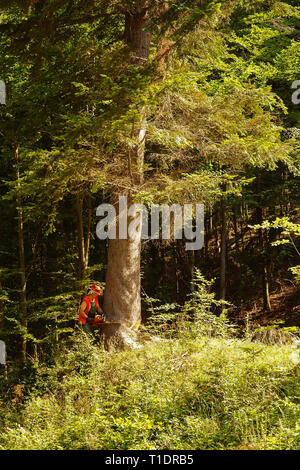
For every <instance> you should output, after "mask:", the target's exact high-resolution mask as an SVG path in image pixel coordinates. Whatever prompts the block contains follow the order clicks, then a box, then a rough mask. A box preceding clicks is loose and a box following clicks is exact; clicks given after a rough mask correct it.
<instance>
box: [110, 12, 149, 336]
mask: <svg viewBox="0 0 300 470" xmlns="http://www.w3.org/2000/svg"><path fill="white" fill-rule="evenodd" d="M148 21H149V19H148V14H147V9H146V8H145V9H143V10H141V11H140V12H137V13H133V14H129V13H128V14H126V17H125V42H126V43H127V45H128V46H129V48H130V51H131V59H130V60H131V63H132V64H133V65H135V66H144V65H145V64H146V63H147V60H148V57H149V44H150V34H149V33H148V32H146V31H145V30H144V28H145V27H146V26H147V24H148ZM139 115H140V120H137V121H136V122H134V123H133V126H132V132H131V137H133V138H134V140H135V142H136V145H135V148H133V149H129V150H128V173H129V176H130V178H131V181H132V185H133V187H138V186H139V185H141V184H142V182H143V167H144V149H145V136H146V124H147V122H146V110H145V108H144V107H142V108H141V109H140V110H139ZM126 195H127V196H128V205H130V203H131V197H130V196H131V195H130V192H129V193H128V194H126ZM117 218H118V214H117ZM133 219H134V217H131V218H129V217H128V215H127V226H128V225H129V223H130V222H132V221H133ZM118 228H119V221H118V220H117V238H116V239H115V240H113V239H111V240H110V241H109V248H108V262H107V273H106V289H105V298H104V311H105V313H106V314H107V317H108V319H109V320H114V321H118V322H120V323H121V330H122V331H126V328H133V329H134V328H135V327H136V326H137V325H139V323H140V319H141V296H140V287H141V279H140V257H141V230H140V229H141V226H140V227H139V230H138V231H137V234H136V237H135V238H134V239H131V238H129V237H128V238H127V239H126V240H123V239H120V238H118V233H119V232H118ZM119 330H120V328H117V327H116V328H113V327H112V328H111V329H110V331H109V332H108V336H113V335H115V334H116V333H117V332H118V331H119Z"/></svg>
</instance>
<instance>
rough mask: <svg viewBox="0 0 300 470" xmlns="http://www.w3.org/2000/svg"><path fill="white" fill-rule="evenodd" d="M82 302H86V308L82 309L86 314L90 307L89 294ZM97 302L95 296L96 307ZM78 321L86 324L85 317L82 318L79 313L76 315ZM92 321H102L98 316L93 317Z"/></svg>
mask: <svg viewBox="0 0 300 470" xmlns="http://www.w3.org/2000/svg"><path fill="white" fill-rule="evenodd" d="M82 302H85V303H86V308H85V310H84V313H85V314H86V315H88V313H89V311H90V308H91V299H90V298H89V296H88V295H87V296H86V297H85V298H84V299H83V301H82ZM98 305H99V303H98V298H97V297H96V298H95V306H96V308H97V307H98ZM78 321H79V323H81V324H82V325H85V324H86V318H83V317H82V316H81V315H80V314H79V315H78ZM93 323H103V321H101V320H100V319H99V318H97V317H95V318H94V320H93Z"/></svg>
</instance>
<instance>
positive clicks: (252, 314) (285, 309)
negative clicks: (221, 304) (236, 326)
mask: <svg viewBox="0 0 300 470" xmlns="http://www.w3.org/2000/svg"><path fill="white" fill-rule="evenodd" d="M270 300H271V307H272V310H271V311H270V312H269V311H266V310H265V309H264V306H263V299H262V298H260V299H255V300H251V301H249V302H247V303H245V304H243V305H242V307H241V308H240V309H239V310H238V311H237V310H235V312H234V318H235V321H237V322H238V323H240V322H244V321H245V319H246V318H247V316H248V318H249V319H250V320H251V321H252V322H253V323H255V324H258V325H260V326H267V325H270V324H273V323H276V322H279V321H282V322H284V326H286V327H290V326H298V327H300V283H297V284H296V283H290V284H281V285H280V286H279V287H278V288H277V289H276V290H275V291H273V292H272V293H271V294H270Z"/></svg>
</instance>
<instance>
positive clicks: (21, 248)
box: [14, 144, 28, 362]
mask: <svg viewBox="0 0 300 470" xmlns="http://www.w3.org/2000/svg"><path fill="white" fill-rule="evenodd" d="M14 160H15V171H16V183H17V196H16V201H17V212H18V238H19V263H20V271H21V311H22V322H23V326H24V327H25V328H26V329H27V325H28V321H27V282H26V263H25V249H24V221H23V205H22V195H21V184H20V170H19V147H18V145H17V144H15V145H14ZM26 353H27V340H26V338H25V337H24V338H23V341H22V355H23V359H24V361H25V362H26V359H27V354H26Z"/></svg>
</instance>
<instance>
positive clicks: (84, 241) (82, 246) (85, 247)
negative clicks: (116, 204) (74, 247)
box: [76, 194, 92, 281]
mask: <svg viewBox="0 0 300 470" xmlns="http://www.w3.org/2000/svg"><path fill="white" fill-rule="evenodd" d="M87 202H88V210H87V212H88V217H87V227H86V233H85V234H84V232H85V231H84V221H83V203H84V195H83V194H77V195H76V213H77V239H78V255H79V269H78V278H79V280H80V281H81V280H83V279H84V278H85V275H86V271H87V268H88V265H89V249H90V239H91V219H92V204H91V196H90V194H88V195H87Z"/></svg>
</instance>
